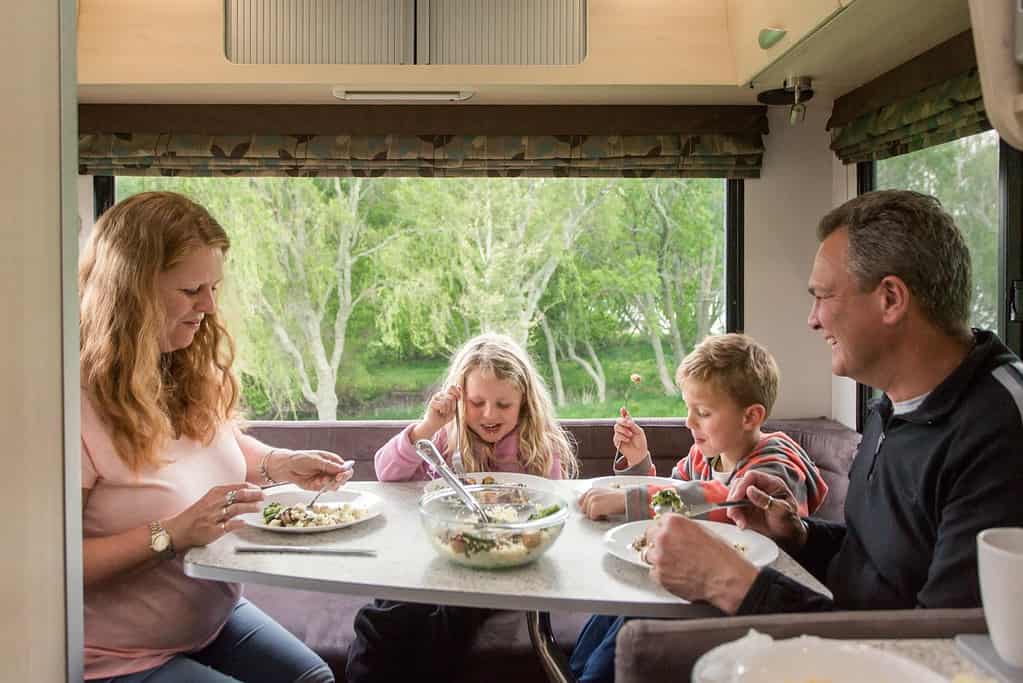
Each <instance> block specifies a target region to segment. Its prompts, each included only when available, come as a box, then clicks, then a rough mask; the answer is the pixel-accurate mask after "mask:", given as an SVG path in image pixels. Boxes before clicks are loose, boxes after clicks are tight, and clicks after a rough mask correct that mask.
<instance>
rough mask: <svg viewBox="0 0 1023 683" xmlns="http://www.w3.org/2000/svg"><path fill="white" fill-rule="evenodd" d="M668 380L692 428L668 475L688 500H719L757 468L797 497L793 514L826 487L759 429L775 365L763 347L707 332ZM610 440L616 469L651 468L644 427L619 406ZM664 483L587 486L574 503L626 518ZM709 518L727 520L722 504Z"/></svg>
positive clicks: (638, 515)
mask: <svg viewBox="0 0 1023 683" xmlns="http://www.w3.org/2000/svg"><path fill="white" fill-rule="evenodd" d="M675 381H676V383H677V384H678V386H679V388H680V389H681V390H682V395H683V397H684V399H685V401H686V405H687V406H688V408H689V415H688V417H687V418H686V426H687V427H688V428H689V430H690V431H691V432H692V434H693V446H692V448H691V449H690V450H689V454H688V455H687V456H686V457H684V458H682V459H681V460H679V462H678V463H677V464H676V465H675V467H674V468H673V469H672V472H671V477H672V478H673V479H678V480H679V483H678V484H676V485H675V487H674V488H675V490H676V492H677V493H678V495H679V498H681V500H682V502H683V503H685V504H688V505H696V504H701V503H718V502H723V501H724V500H725V499H726V498H727V497H728V487H729V485H730V484H731V482H732V480H733V479H734V478H735V477H737V476H740V475H741V474H743V473H745V472H748V471H750V470H763V471H766V472H769V473H770V474H774V475H776V476H779V477H781V478H783V479H784V480H785V482H786V483H787V484H788V486H789V489H790V490H791V491H792V492H793V493H794V494H795V496H796V498H797V500H798V503H799V514H800V515H804V516H805V515H809V514H811V513H813V511H814V510H816V509H817V508H818V507H819V506H820V504H821V503H823V502H824V497H825V496H826V495H827V491H828V487H827V484H825V483H824V480H823V479H822V478H821V476H820V472H819V471H818V470H817V467H816V466H815V465H814V464H813V462H812V461H811V460H810V458H809V456H808V455H807V454H806V452H805V451H804V450H803V449H802V448H801V447H800V446H799V444H797V443H796V442H795V441H793V440H792V439H791V438H790V437H789V436H788V435H786V434H784V433H783V432H773V433H768V434H764V433H763V432H762V431H761V426H762V425H763V424H764V421H765V420H766V419H767V416H768V415H769V414H770V411H771V408H772V407H773V406H774V401H775V398H776V397H777V395H778V365H777V364H776V363H775V361H774V358H772V357H771V354H770V353H768V351H767V349H765V348H764V347H763V346H761V345H760V344H758V343H757V342H755V341H754V340H753V339H752V338H751V337H748V336H746V335H743V334H723V335H719V336H712V337H707V338H706V339H704V340H703V342H701V343H700V344H699V345H698V346H697V347H696V348H695V349H693V351H692V353H690V354H689V355H688V356H686V357H685V359H683V361H682V364H681V365H680V366H679V368H678V371H677V372H676V375H675ZM614 444H615V446H616V447H617V448H618V450H619V452H620V453H621V455H620V457H619V458H618V460H617V461H616V462H615V464H614V470H615V474H622V475H630V474H640V475H655V474H656V470H655V468H654V465H653V462H652V460H651V458H650V452H649V451H648V449H647V441H646V434H645V433H644V432H643V429H642V428H641V427H640V426H639V425H637V424H636V423H635V422H634V421H633V419H632V417H631V416H630V415H629V414H628V413H627V412H626V411H625V409H624V408H623V409H622V415H621V417H620V418H619V419H618V420H617V421H616V422H615V428H614ZM666 488H670V487H667V486H630V487H628V488H626V489H624V490H622V489H618V490H612V489H591V490H590V491H587V493H586V494H585V495H584V496H583V497H582V499H581V500H580V506H581V507H582V509H583V510H584V511H585V512H586V514H587V515H588V516H589V517H591V518H594V519H596V518H599V517H604V516H607V515H611V514H621V513H623V512H624V513H625V514H626V517H627V518H628V519H629V520H637V519H645V518H647V517H649V516H650V514H651V507H650V500H651V498H652V497H653V496H654V495H656V494H657V493H658V492H659V491H661V490H663V489H666ZM709 519H712V520H715V521H722V522H727V521H728V518H727V517H725V515H724V512H723V511H717V512H714V513H711V515H710V516H709Z"/></svg>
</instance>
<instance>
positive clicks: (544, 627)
mask: <svg viewBox="0 0 1023 683" xmlns="http://www.w3.org/2000/svg"><path fill="white" fill-rule="evenodd" d="M526 625H527V626H528V627H529V639H530V640H531V641H533V649H534V650H535V651H536V654H537V656H538V657H539V658H540V665H541V666H543V670H544V672H545V673H546V674H547V680H549V681H550V682H551V683H575V676H573V675H572V670H571V669H570V668H569V667H568V658H567V657H565V653H564V652H562V651H561V648H560V647H558V642H557V641H556V640H555V639H554V633H553V632H552V631H551V615H550V613H548V612H526Z"/></svg>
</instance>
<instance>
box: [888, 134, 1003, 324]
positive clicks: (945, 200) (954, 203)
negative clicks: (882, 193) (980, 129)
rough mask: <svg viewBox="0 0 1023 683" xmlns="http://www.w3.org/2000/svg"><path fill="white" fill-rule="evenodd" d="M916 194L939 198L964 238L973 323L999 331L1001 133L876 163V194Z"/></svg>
mask: <svg viewBox="0 0 1023 683" xmlns="http://www.w3.org/2000/svg"><path fill="white" fill-rule="evenodd" d="M888 188H898V189H906V190H916V191H917V192H923V193H925V194H929V195H933V196H935V197H937V198H938V199H939V200H940V201H941V203H942V205H943V206H944V207H945V210H946V211H948V212H949V213H950V214H951V215H952V218H953V220H954V221H955V222H956V225H958V226H959V229H960V230H962V231H963V235H964V236H965V237H966V243H967V246H968V247H969V249H970V257H971V259H972V261H973V299H972V303H971V311H970V323H971V324H972V325H973V326H974V327H979V328H984V329H989V330H997V329H998V308H999V295H998V292H999V285H998V273H999V262H1000V259H1001V258H1002V256H1001V254H1000V253H999V251H1000V250H999V237H998V211H999V208H998V207H999V201H998V194H999V192H998V134H997V133H996V132H995V131H993V130H992V131H988V132H986V133H979V134H977V135H972V136H970V137H966V138H961V139H959V140H953V141H952V142H946V143H945V144H943V145H937V146H935V147H929V148H927V149H922V150H920V151H919V152H913V153H910V154H904V155H902V156H898V157H893V158H891V159H885V160H883V161H879V162H877V189H888Z"/></svg>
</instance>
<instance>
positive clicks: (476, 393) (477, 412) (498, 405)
mask: <svg viewBox="0 0 1023 683" xmlns="http://www.w3.org/2000/svg"><path fill="white" fill-rule="evenodd" d="M521 407H522V392H521V391H519V389H518V387H516V386H515V385H514V384H512V383H511V382H509V381H508V380H504V379H497V378H496V377H494V375H493V373H491V372H485V371H483V370H480V369H479V368H476V369H475V370H472V371H471V372H470V373H469V375H468V377H466V378H465V426H466V427H468V428H469V429H471V430H472V431H473V432H475V434H476V436H478V437H480V438H481V439H483V440H484V441H486V442H487V443H497V442H498V441H500V440H501V439H502V438H504V437H505V436H507V435H508V434H510V433H511V431H512V430H513V429H515V425H517V424H518V422H519V409H520V408H521Z"/></svg>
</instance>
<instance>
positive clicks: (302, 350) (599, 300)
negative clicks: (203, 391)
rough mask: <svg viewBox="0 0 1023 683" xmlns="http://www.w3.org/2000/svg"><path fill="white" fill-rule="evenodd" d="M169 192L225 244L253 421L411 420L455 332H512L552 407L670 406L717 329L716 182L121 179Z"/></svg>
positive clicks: (719, 208) (719, 251) (719, 238)
mask: <svg viewBox="0 0 1023 683" xmlns="http://www.w3.org/2000/svg"><path fill="white" fill-rule="evenodd" d="M157 189H160V190H164V189H165V190H173V191H177V192H182V193H184V194H186V195H188V196H190V197H192V198H194V199H195V200H196V201H198V202H200V203H201V204H203V205H204V206H206V207H208V208H209V210H210V211H211V213H212V214H213V215H214V216H215V217H217V218H218V220H219V221H220V222H221V223H222V224H223V225H224V227H225V229H226V230H227V231H228V233H229V234H230V236H231V239H232V243H233V244H232V249H231V253H230V255H229V261H228V268H227V282H226V283H225V284H226V286H225V287H224V288H223V290H222V291H223V292H224V294H223V296H222V299H221V301H220V305H221V310H222V312H223V314H224V315H225V317H226V318H227V320H228V324H229V326H230V329H231V330H232V333H233V334H234V336H235V339H236V341H237V344H238V361H237V368H238V369H239V371H240V373H239V374H240V376H241V378H242V382H243V389H244V397H243V401H244V407H245V409H246V411H247V414H248V416H249V417H250V418H253V419H309V418H314V419H322V420H333V419H366V418H414V417H418V416H420V415H421V413H422V410H423V404H424V401H425V399H426V397H427V396H428V395H429V393H430V391H431V390H433V389H434V388H436V383H437V382H438V381H440V379H441V377H442V376H443V374H444V370H445V368H446V367H447V363H448V359H449V357H450V354H451V352H452V350H453V349H454V348H456V347H457V346H458V345H459V344H460V343H461V342H463V341H464V340H466V339H468V338H469V337H471V336H472V335H474V334H477V333H479V332H481V331H484V330H487V331H499V332H505V333H507V334H510V335H511V336H513V337H515V338H517V339H518V340H519V341H520V342H522V343H524V344H527V345H528V348H529V349H530V351H531V353H532V355H533V357H534V358H535V359H536V360H537V361H538V365H539V366H540V369H541V371H542V373H543V374H544V377H545V379H546V380H547V382H548V385H549V386H550V388H551V392H552V394H553V395H554V396H555V400H556V402H557V404H558V413H559V415H560V416H561V417H605V418H611V417H614V415H615V414H616V412H617V408H618V406H620V405H621V403H622V400H623V398H624V396H625V395H626V391H627V389H628V387H629V385H630V379H629V378H630V375H631V374H633V373H638V374H640V375H642V376H643V377H644V381H643V383H642V384H641V385H639V386H636V387H635V390H634V391H633V392H632V393H631V395H630V398H629V403H630V408H631V409H632V410H633V412H634V413H635V414H637V415H642V416H648V417H650V416H678V415H680V414H682V413H683V412H684V407H683V405H682V403H681V400H680V398H679V396H678V390H677V388H676V387H675V386H674V384H673V377H674V369H675V367H676V366H677V364H678V363H679V361H680V360H681V358H682V357H683V356H684V355H685V354H686V353H688V351H689V350H690V349H692V347H693V346H694V345H695V344H696V343H697V342H698V341H699V340H700V339H702V338H703V337H704V336H705V335H707V334H709V333H712V332H722V331H723V319H724V296H723V290H724V284H723V283H724V182H723V181H721V180H691V179H686V180H660V179H657V180H654V179H647V180H636V179H540V178H535V179H533V178H531V179H507V178H501V179H486V178H466V179H443V180H438V179H417V178H377V179H364V178H322V179H321V178H316V179H312V178H286V179H276V178H230V179H226V178H215V179H214V178H180V177H179V178H154V177H121V178H118V179H117V196H118V199H121V198H123V197H126V196H129V195H131V194H134V193H136V192H141V191H145V190H157Z"/></svg>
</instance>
